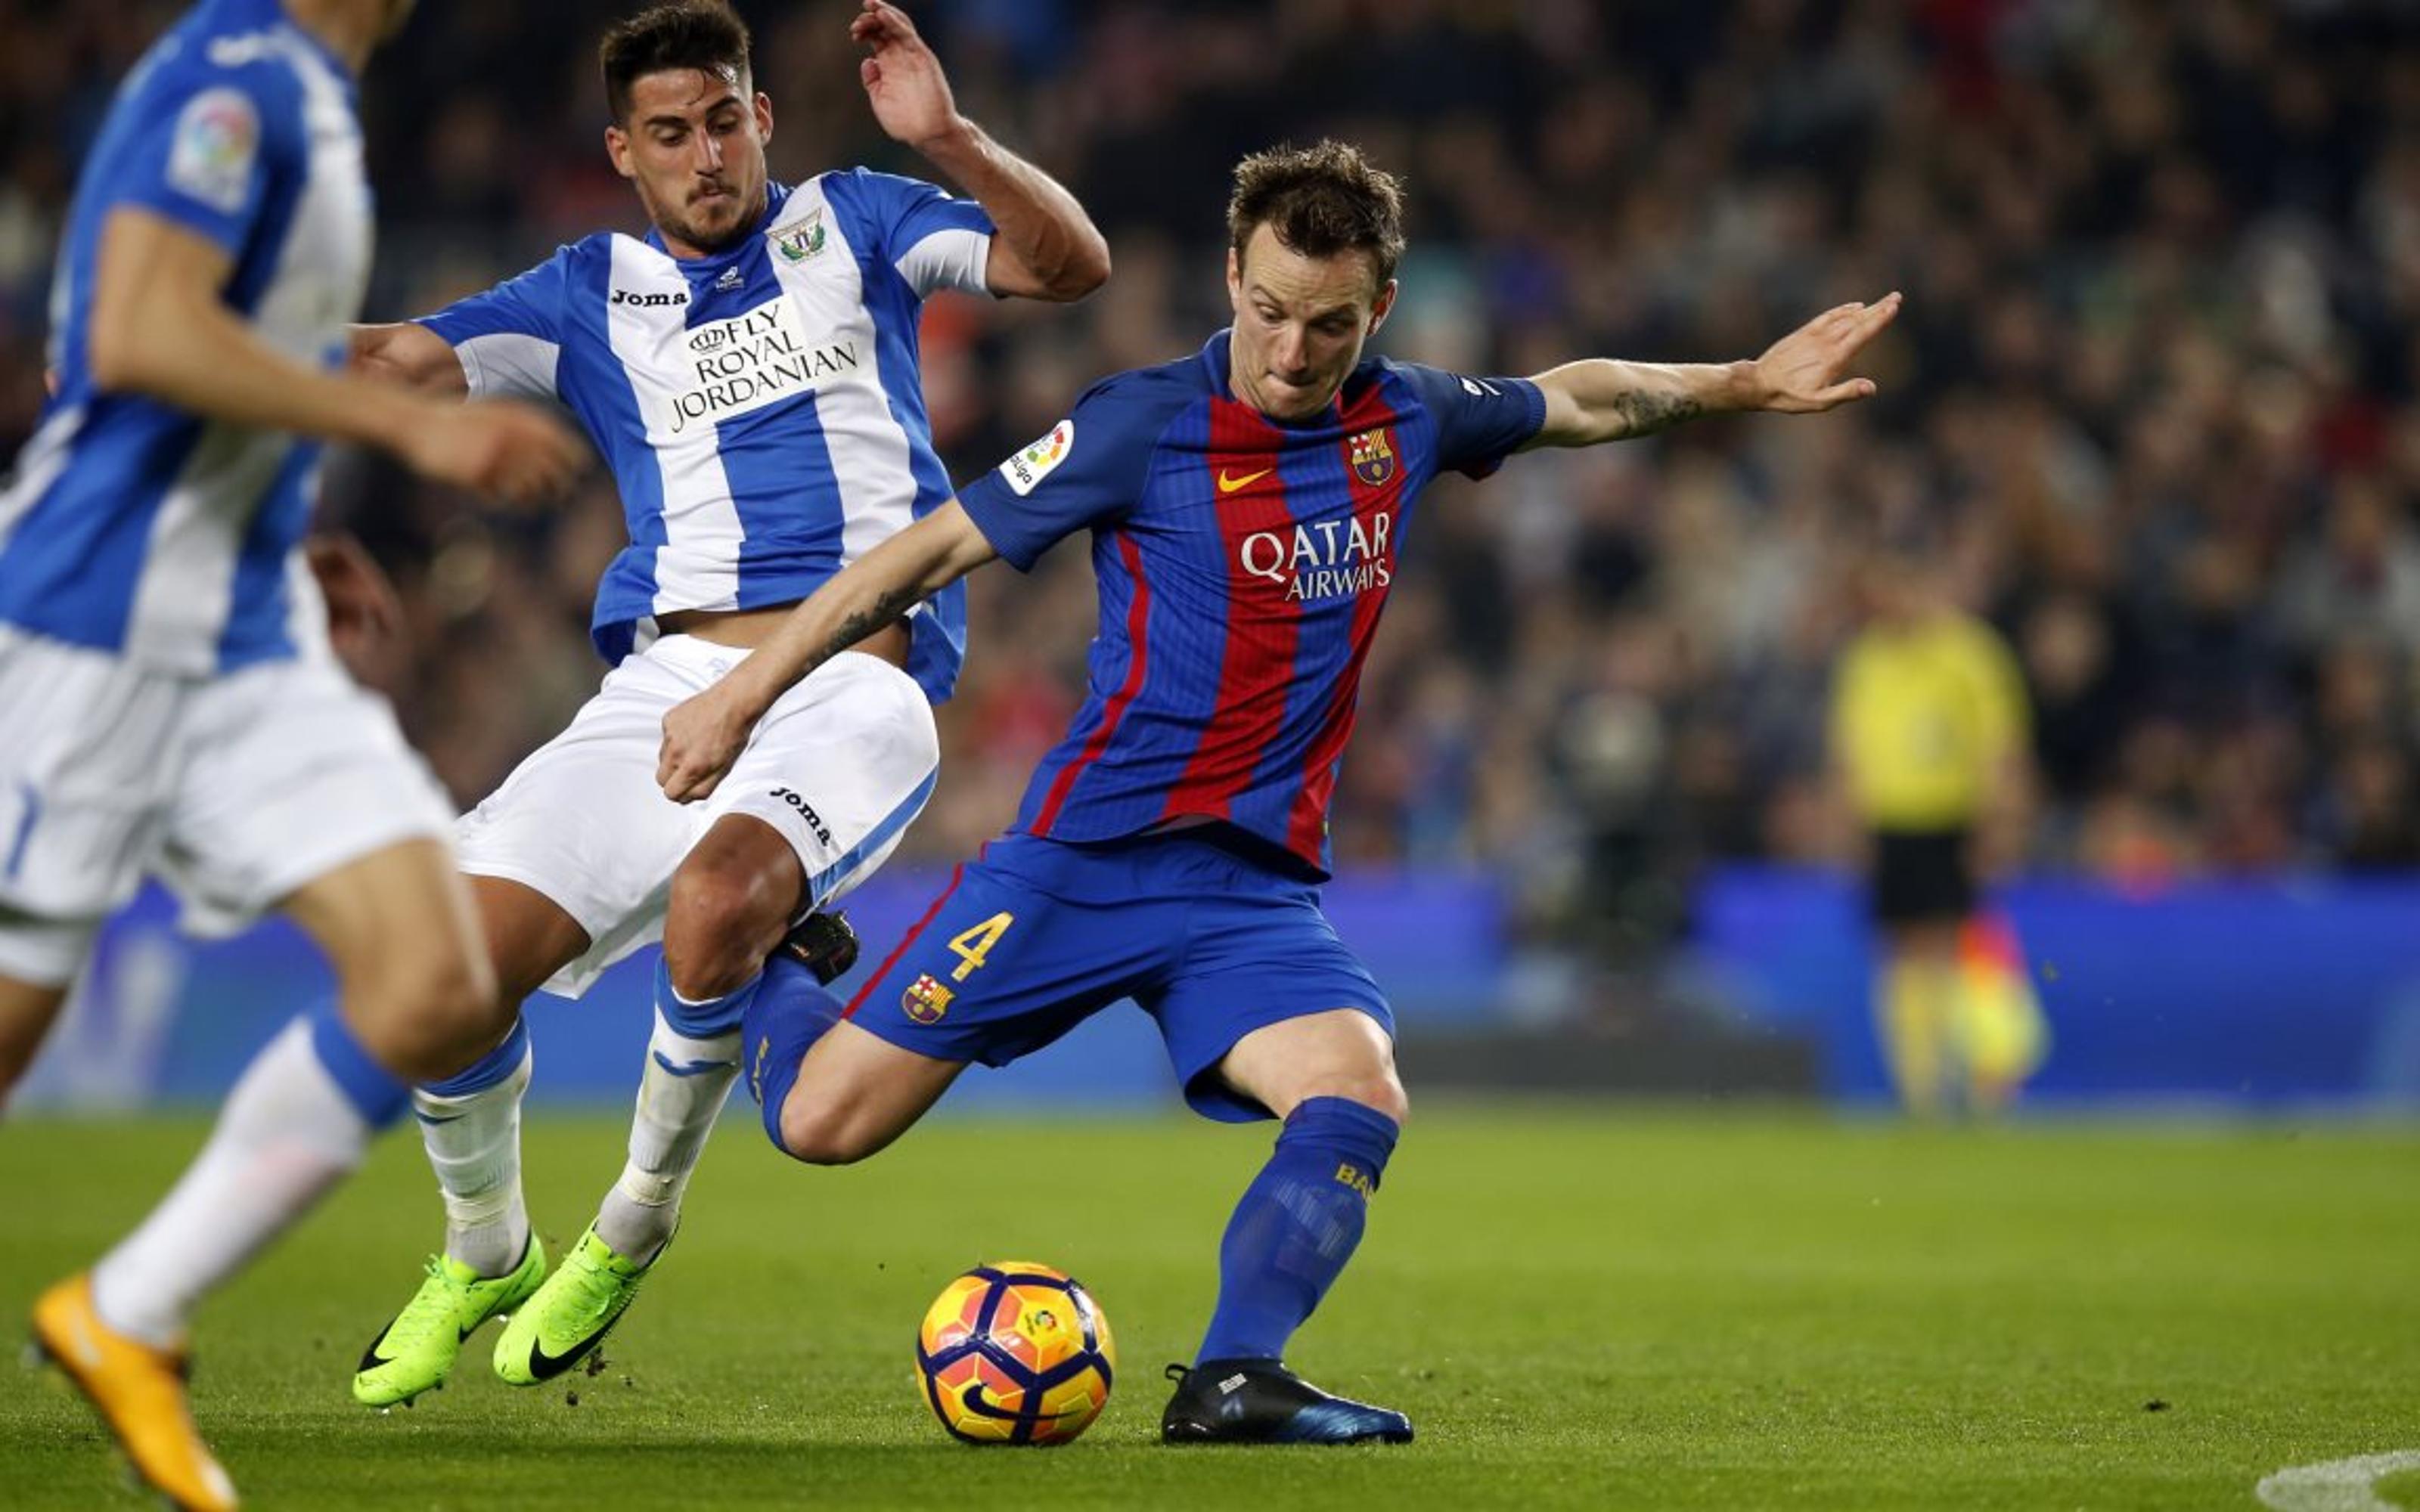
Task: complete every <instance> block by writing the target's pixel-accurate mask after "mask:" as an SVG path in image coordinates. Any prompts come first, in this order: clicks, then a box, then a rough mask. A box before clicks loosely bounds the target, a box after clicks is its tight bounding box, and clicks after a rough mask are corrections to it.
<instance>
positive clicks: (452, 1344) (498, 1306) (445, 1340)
mask: <svg viewBox="0 0 2420 1512" xmlns="http://www.w3.org/2000/svg"><path fill="white" fill-rule="evenodd" d="M545 1279H546V1249H545V1246H543V1245H541V1244H540V1243H538V1242H537V1235H536V1234H535V1233H532V1234H531V1235H530V1237H529V1244H528V1247H526V1248H525V1249H523V1250H522V1251H521V1263H520V1264H519V1265H517V1266H515V1267H513V1268H512V1270H510V1271H509V1272H507V1273H504V1274H503V1275H500V1276H493V1277H489V1276H482V1275H480V1274H479V1273H477V1272H475V1271H473V1270H472V1269H471V1268H470V1267H469V1266H467V1265H464V1264H463V1263H462V1262H461V1261H459V1260H457V1259H453V1258H451V1257H447V1256H443V1255H432V1256H430V1257H428V1279H427V1280H426V1281H423V1282H422V1283H421V1284H420V1289H419V1290H418V1291H415V1292H413V1293H412V1294H411V1301H410V1302H408V1303H405V1304H403V1311H401V1312H399V1313H397V1314H396V1315H395V1321H394V1322H391V1323H389V1324H387V1325H386V1332H384V1333H382V1334H380V1335H379V1336H378V1339H377V1340H376V1342H374V1343H372V1344H371V1345H370V1347H369V1348H368V1349H366V1350H363V1351H362V1363H361V1368H360V1369H359V1371H358V1372H356V1373H355V1375H354V1376H353V1400H355V1401H357V1402H359V1403H361V1404H362V1405H363V1406H364V1407H393V1406H395V1405H396V1403H397V1402H400V1403H402V1404H403V1405H405V1406H407V1407H409V1406H411V1399H412V1398H413V1397H415V1396H419V1395H420V1394H421V1393H422V1392H424V1391H434V1390H436V1389H437V1388H438V1387H440V1386H442V1385H444V1384H445V1378H446V1377H447V1376H448V1375H451V1374H452V1373H453V1370H454V1359H455V1356H457V1355H458V1354H460V1353H461V1352H462V1341H463V1340H464V1339H467V1338H469V1337H470V1336H471V1335H473V1334H475V1333H477V1332H478V1329H479V1325H480V1324H481V1323H484V1322H486V1321H487V1320H488V1319H490V1318H498V1317H502V1316H504V1315H505V1314H508V1313H510V1312H512V1311H513V1310H514V1309H515V1308H517V1307H519V1306H520V1305H521V1304H523V1303H524V1302H527V1301H528V1300H529V1297H530V1294H531V1293H532V1292H534V1291H535V1290H537V1288H538V1283H539V1282H541V1281H543V1280H545Z"/></svg>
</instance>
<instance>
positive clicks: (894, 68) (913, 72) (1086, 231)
mask: <svg viewBox="0 0 2420 1512" xmlns="http://www.w3.org/2000/svg"><path fill="white" fill-rule="evenodd" d="M864 4H865V9H864V12H863V13H862V14H861V15H860V16H859V17H858V18H857V20H856V21H855V22H854V23H851V24H850V26H849V33H848V34H849V37H850V38H851V39H853V40H855V41H856V42H857V43H858V45H860V46H861V47H863V48H865V49H866V50H867V54H866V57H865V59H864V61H863V62H861V64H859V66H858V71H859V75H860V77H861V79H862V80H863V82H864V85H865V94H866V99H867V100H869V101H871V102H872V104H873V106H874V118H875V119H876V121H878V122H880V123H881V126H882V129H883V131H886V132H888V133H889V134H890V135H891V137H892V140H893V141H897V142H903V143H906V144H907V146H909V147H914V148H915V149H916V150H917V151H918V152H921V153H923V155H924V158H925V159H926V161H928V162H931V163H932V164H933V166H934V167H936V168H939V170H941V172H942V173H944V174H946V175H948V176H949V177H950V178H951V179H952V180H953V181H954V182H955V183H956V184H957V185H958V187H959V188H961V189H963V190H965V191H966V192H967V193H969V194H970V195H972V196H973V197H974V200H975V202H976V203H977V204H979V205H981V206H982V207H983V208H984V211H985V214H987V215H989V216H990V217H991V219H992V224H993V226H994V228H995V234H994V235H993V237H992V239H991V252H990V255H989V261H988V262H987V264H986V265H985V283H986V284H988V285H989V286H990V288H991V291H992V292H993V293H994V294H1000V295H1016V296H1020V297H1023V298H1026V299H1037V300H1058V301H1068V300H1080V299H1082V298H1083V297H1084V296H1085V295H1087V294H1090V293H1091V292H1093V290H1094V289H1096V288H1098V287H1100V286H1101V285H1102V284H1103V283H1104V282H1106V281H1107V280H1108V278H1109V242H1108V241H1107V240H1105V239H1103V238H1102V236H1101V233H1100V231H1099V229H1098V228H1097V227H1095V226H1094V224H1093V218H1092V217H1091V216H1089V215H1087V214H1085V213H1084V207H1083V206H1081V205H1079V204H1078V203H1077V201H1076V196H1075V195H1073V194H1071V193H1067V191H1066V189H1065V188H1063V186H1062V185H1061V184H1060V183H1059V182H1058V181H1057V180H1056V179H1054V178H1052V177H1050V176H1049V175H1048V174H1046V173H1044V172H1043V171H1042V170H1041V169H1039V168H1037V167H1035V166H1034V165H1033V164H1032V163H1030V162H1026V161H1025V160H1024V159H1023V158H1020V157H1018V156H1017V155H1016V153H1014V152H1011V151H1009V150H1008V149H1007V148H1006V147H1001V145H1000V144H999V143H997V142H995V141H993V140H992V139H991V138H990V136H988V135H987V134H985V131H984V129H983V128H982V127H980V126H977V125H976V124H975V123H974V122H972V121H970V120H969V119H967V117H965V116H961V115H959V114H958V107H957V100H956V98H955V97H954V96H953V95H952V94H951V92H950V80H949V76H948V75H947V74H945V73H944V72H942V70H941V60H940V59H939V58H938V57H935V56H934V55H933V50H932V48H930V47H928V46H927V45H925V42H924V39H923V38H922V37H920V36H918V35H917V34H916V23H914V22H912V21H909V20H908V19H907V12H905V11H903V10H901V9H900V8H898V7H897V6H894V5H889V4H886V3H885V0H864Z"/></svg>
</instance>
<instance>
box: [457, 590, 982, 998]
mask: <svg viewBox="0 0 2420 1512" xmlns="http://www.w3.org/2000/svg"><path fill="white" fill-rule="evenodd" d="M747 655H748V653H746V652H745V651H742V650H738V649H737V648H734V647H731V646H722V645H717V644H715V643H714V642H713V641H710V640H699V639H697V638H696V637H695V636H688V635H669V636H665V637H663V638H662V639H661V640H657V641H656V642H655V643H654V644H653V645H650V646H649V647H647V648H646V649H645V650H644V651H642V652H639V653H637V654H635V655H633V656H630V657H628V659H626V660H625V661H624V662H623V663H622V664H621V665H620V666H619V667H616V668H614V669H613V671H612V672H610V673H608V674H607V675H606V678H605V685H604V687H601V688H599V689H597V696H596V697H595V698H593V699H590V700H589V701H588V702H587V703H586V704H585V705H584V706H583V707H582V709H581V711H580V713H579V714H578V715H577V716H575V717H573V719H572V721H571V724H570V726H569V727H568V728H566V730H565V731H564V732H563V733H561V734H559V735H557V736H555V737H554V738H553V739H552V740H550V741H548V742H547V743H546V744H545V745H543V746H541V747H539V748H537V749H536V750H535V751H534V752H532V753H531V755H530V757H529V759H528V760H526V761H524V762H522V763H521V764H520V765H519V766H518V767H515V768H514V769H513V774H512V776H510V777H508V778H506V779H504V786H502V787H500V788H498V789H497V790H496V791H495V793H494V794H493V795H490V796H489V798H488V800H487V801H486V802H484V803H482V804H480V805H479V806H478V807H477V808H476V809H473V810H471V811H470V812H469V813H467V814H465V815H463V816H462V823H461V825H460V827H459V829H458V831H457V832H456V843H457V845H458V848H459V849H460V851H461V856H462V870H463V871H465V872H470V873H471V874H473V876H489V877H503V878H505V879H506V880H508V881H512V882H518V883H520V884H521V885H522V886H524V887H533V888H535V889H536V890H537V891H539V892H541V893H543V894H545V895H546V896H547V897H548V898H549V899H551V900H552V901H553V902H554V903H555V904H556V905H557V906H559V907H561V908H562V909H563V911H564V912H566V913H567V914H569V915H570V916H571V917H572V918H573V919H574V920H575V921H577V922H578V924H579V925H580V927H581V929H582V930H583V931H585V932H586V933H587V935H588V941H589V946H588V950H587V952H586V953H585V954H583V955H582V956H581V957H580V959H578V960H577V961H574V962H572V963H571V964H569V965H566V966H565V967H564V968H563V969H562V970H561V971H558V972H556V973H555V974H554V976H553V977H552V978H551V979H549V980H548V981H547V983H546V990H547V991H548V992H551V993H556V994H560V995H563V996H565V997H577V996H579V995H581V994H582V993H584V992H586V991H587V990H588V986H589V983H591V982H593V981H595V980H597V977H598V976H599V975H600V974H601V973H602V972H603V971H604V970H605V968H606V967H607V966H610V965H612V964H613V963H614V962H616V961H619V960H621V959H622V958H623V957H624V956H626V955H628V954H629V953H630V952H631V951H633V950H636V949H639V948H640V947H641V946H644V945H647V944H649V943H651V942H653V941H655V940H658V939H660V938H662V937H663V932H664V908H665V905H666V903H668V902H669V901H670V899H671V895H672V883H673V872H675V870H677V869H678V868H679V866H680V863H681V859H682V857H684V856H687V855H689V852H690V847H691V846H693V845H695V844H696V843H697V842H698V841H699V840H701V839H702V838H704V836H705V834H706V830H707V829H708V828H709V827H711V826H712V825H713V824H714V822H715V821H716V820H718V819H720V818H721V817H722V816H723V815H724V814H729V813H744V814H749V815H752V816H753V817H755V818H758V819H761V820H763V821H764V822H765V823H767V824H768V825H772V826H773V827H774V828H775V829H776V830H779V831H780V832H781V835H782V838H783V839H784V840H786V841H789V842H790V848H791V849H792V850H793V851H796V852H797V853H798V856H799V865H800V866H802V867H804V868H805V869H806V874H807V900H806V903H805V904H804V906H803V907H802V908H801V909H800V910H799V914H800V917H801V918H803V917H804V916H805V914H806V913H808V912H810V911H812V910H813V909H815V908H820V907H822V906H824V905H825V904H827V903H830V902H831V901H832V900H834V899H836V898H838V897H840V896H841V895H842V894H844V893H845V892H847V891H848V890H849V889H850V888H851V887H855V886H857V884H858V883H859V882H860V881H861V880H862V879H863V878H865V877H867V876H870V875H871V874H873V872H874V870H875V869H876V867H878V866H880V865H881V864H882V863H883V861H884V859H885V858H886V857H888V856H890V855H891V853H892V851H893V850H894V849H896V848H897V847H898V844H899V838H900V836H901V835H902V834H903V833H905V832H906V830H907V825H908V823H909V821H911V820H913V819H914V818H915V817H916V815H917V814H918V813H919V812H921V811H922V810H923V807H924V800H925V799H927V798H929V797H931V796H932V794H933V781H934V779H935V777H936V775H937V774H938V772H939V767H940V760H941V745H940V738H939V735H938V734H937V733H935V731H934V728H933V707H932V705H931V704H930V703H929V702H926V701H925V698H924V690H923V688H921V687H917V686H916V680H915V679H914V678H912V677H909V676H908V675H907V673H906V672H904V671H900V670H899V669H898V668H896V667H893V666H892V665H891V664H890V663H889V662H887V661H884V660H882V659H881V658H880V657H878V656H865V655H862V654H861V653H858V652H843V653H842V654H841V655H839V656H834V657H833V658H832V659H831V660H830V661H828V662H826V663H824V664H823V665H822V666H821V667H818V668H816V669H815V670H814V672H812V673H811V674H809V675H808V676H807V677H806V679H805V680H804V681H802V682H800V683H799V685H798V686H797V687H793V688H791V689H790V690H789V691H788V692H786V693H784V694H783V695H782V697H781V698H780V699H779V700H778V701H777V702H775V703H774V705H773V707H772V708H771V709H770V710H768V711H767V713H766V715H765V717H764V718H763V719H761V720H759V721H758V722H757V725H756V730H755V733H754V734H753V735H752V737H751V738H750V740H749V742H748V745H747V747H746V748H744V749H742V750H741V751H740V753H739V759H738V760H737V762H735V763H733V764H732V768H731V770H730V771H729V772H728V773H726V774H725V775H724V777H723V779H722V781H721V784H720V785H718V786H717V787H716V788H715V790H714V795H713V796H711V797H709V798H707V799H706V800H705V801H704V802H701V803H687V804H683V803H675V802H673V801H672V800H671V799H670V798H667V797H665V796H664V794H663V790H662V789H661V788H659V787H658V786H657V785H656V762H657V758H658V756H659V754H660V753H661V751H662V748H663V740H664V715H665V714H666V713H667V712H669V711H670V710H671V708H672V707H673V705H674V704H675V703H679V702H682V701H684V700H686V699H688V698H690V697H691V696H692V695H694V694H696V693H699V692H702V691H703V690H705V689H706V687H711V686H712V685H713V684H714V683H716V682H717V681H719V680H720V679H721V677H722V675H723V674H724V673H725V672H727V671H730V670H731V669H732V668H733V667H734V666H736V665H737V663H738V662H739V661H740V659H741V658H743V657H744V656H747Z"/></svg>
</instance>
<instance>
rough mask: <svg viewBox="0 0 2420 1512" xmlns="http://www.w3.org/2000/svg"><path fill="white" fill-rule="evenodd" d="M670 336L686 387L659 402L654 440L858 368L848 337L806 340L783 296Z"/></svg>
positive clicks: (857, 353)
mask: <svg viewBox="0 0 2420 1512" xmlns="http://www.w3.org/2000/svg"><path fill="white" fill-rule="evenodd" d="M677 334H678V335H679V337H680V340H681V346H682V347H684V348H686V349H685V350H684V351H683V352H682V354H681V357H680V359H679V361H680V363H681V366H682V367H683V368H684V369H685V370H686V371H685V373H684V375H683V376H684V378H687V379H688V381H689V384H690V386H689V387H687V388H684V389H682V390H680V391H679V392H677V393H673V394H671V395H670V396H669V397H666V398H663V399H661V400H660V401H659V403H660V405H661V410H660V411H659V414H658V416H657V420H658V423H659V424H660V426H661V430H662V433H667V434H670V435H673V436H680V435H683V434H686V433H687V432H688V430H689V428H690V425H692V424H696V423H698V422H700V421H705V422H707V423H709V424H711V423H713V422H717V421H721V420H727V419H730V418H732V417H734V416H737V415H744V414H747V413H748V412H750V411H751V410H754V409H763V408H764V407H765V406H767V405H768V404H772V403H774V402H775V401H777V400H781V399H786V398H790V397H792V396H793V395H796V394H799V393H806V392H807V391H809V390H811V389H812V388H814V386H815V385H816V384H818V383H820V382H823V381H824V380H825V379H827V378H834V377H836V376H839V375H842V374H846V373H854V372H856V371H857V370H858V369H859V368H860V367H861V366H862V365H863V364H864V357H863V355H862V353H861V349H860V342H859V339H858V338H857V337H856V336H853V335H852V336H842V337H838V338H834V339H830V340H826V341H822V342H816V341H812V340H810V339H809V338H808V336H807V332H806V331H805V329H804V327H803V325H802V324H801V322H800V320H799V312H798V306H796V305H794V304H792V303H791V302H790V299H789V296H788V295H779V296H776V297H775V298H773V299H771V300H768V301H766V302H765V303H763V304H760V305H758V306H757V307H756V308H755V309H753V310H751V311H749V312H748V313H747V314H745V315H737V316H732V317H731V318H730V319H728V320H715V321H710V322H708V323H707V324H706V325H702V326H698V327H696V328H694V329H692V330H688V331H683V332H678V333H677ZM674 381H675V382H679V381H681V379H679V378H675V379H674Z"/></svg>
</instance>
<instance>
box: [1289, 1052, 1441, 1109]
mask: <svg viewBox="0 0 2420 1512" xmlns="http://www.w3.org/2000/svg"><path fill="white" fill-rule="evenodd" d="M1314 1097H1339V1098H1342V1099H1343V1100H1344V1101H1346V1102H1348V1103H1360V1104H1361V1105H1362V1106H1363V1107H1365V1108H1368V1109H1370V1110H1371V1111H1372V1112H1373V1113H1383V1114H1385V1115H1386V1116H1387V1117H1388V1118H1389V1119H1394V1120H1395V1122H1396V1123H1398V1124H1402V1123H1404V1122H1406V1121H1408V1120H1409V1119H1410V1118H1411V1116H1412V1103H1411V1099H1410V1098H1409V1097H1407V1096H1405V1095H1404V1083H1403V1079H1402V1078H1401V1077H1399V1076H1397V1075H1396V1074H1395V1068H1394V1066H1393V1065H1392V1064H1391V1063H1389V1064H1386V1065H1379V1066H1355V1067H1339V1068H1337V1069H1335V1070H1333V1071H1326V1072H1311V1074H1309V1075H1307V1076H1305V1077H1304V1078H1303V1079H1302V1081H1301V1083H1300V1085H1299V1086H1298V1088H1296V1089H1295V1097H1294V1099H1293V1103H1292V1106H1293V1107H1299V1106H1301V1105H1302V1104H1303V1103H1306V1102H1309V1101H1310V1100H1311V1099H1312V1098H1314ZM1288 1111H1291V1108H1289V1110H1288Z"/></svg>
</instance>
